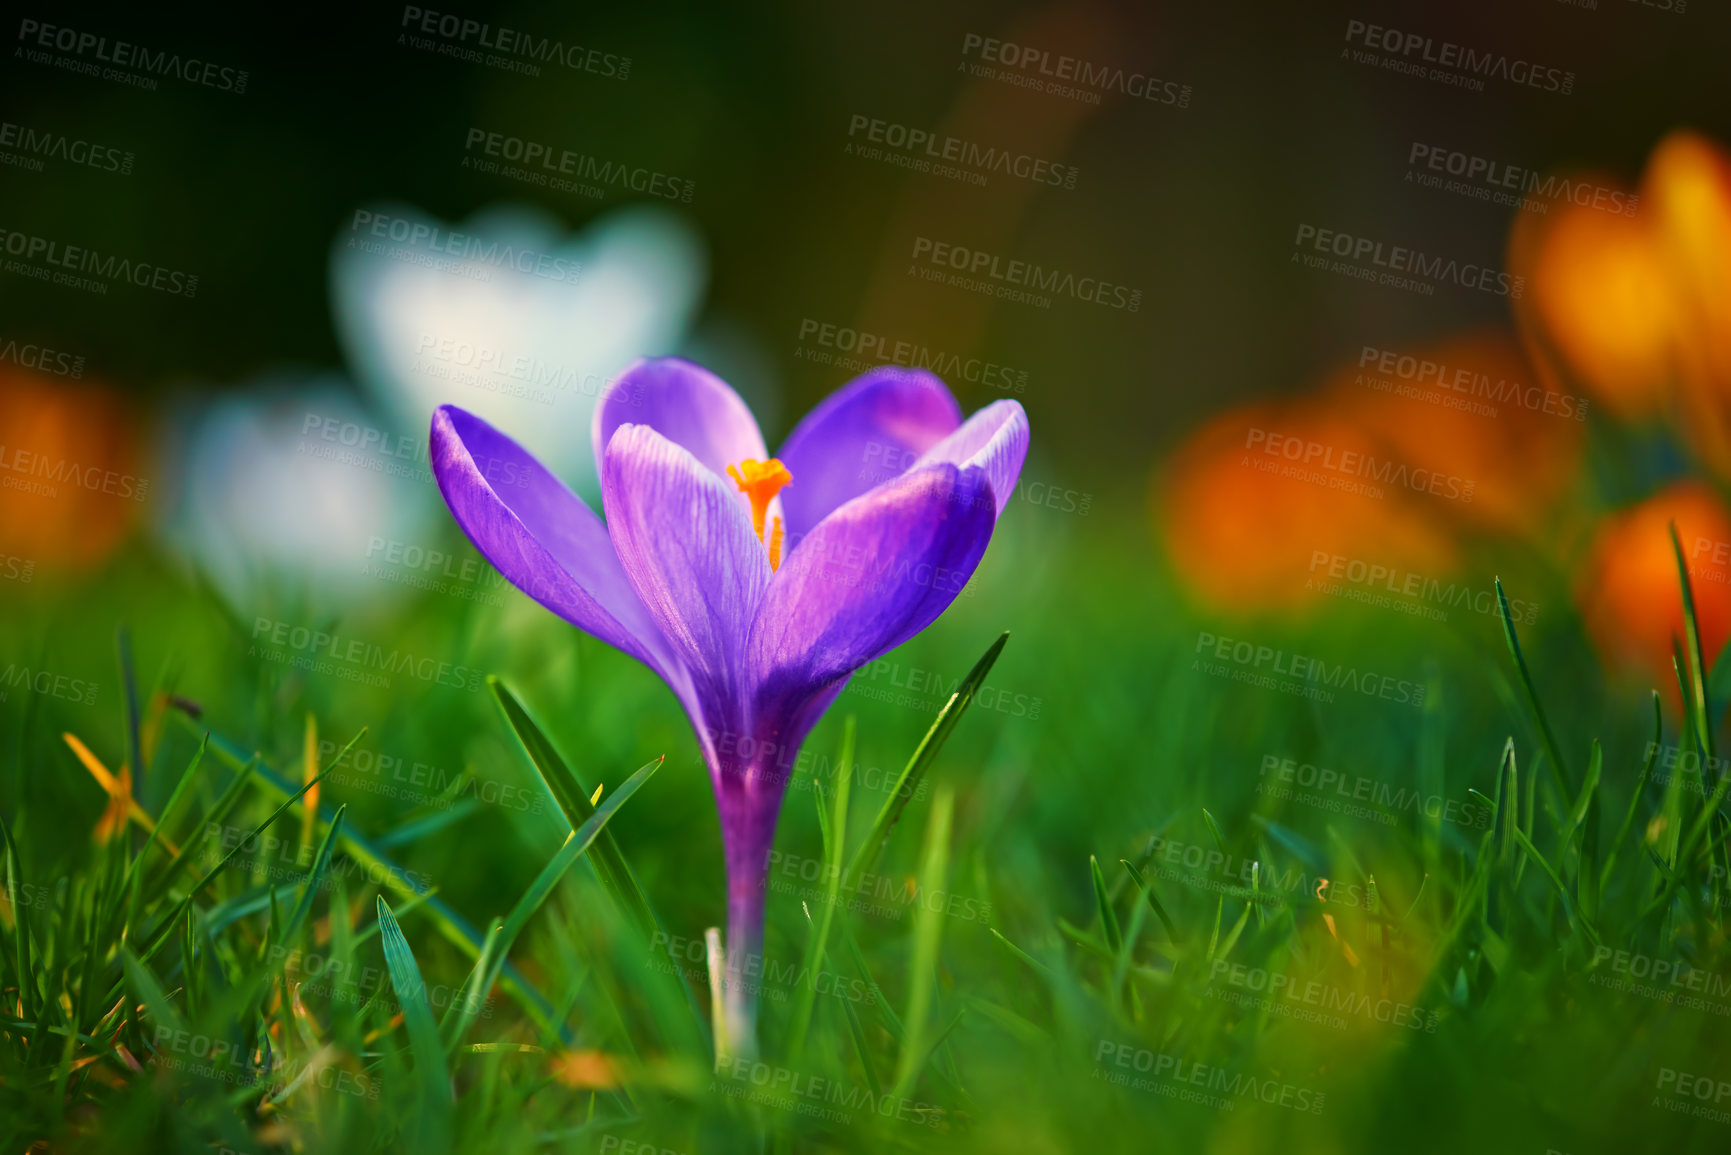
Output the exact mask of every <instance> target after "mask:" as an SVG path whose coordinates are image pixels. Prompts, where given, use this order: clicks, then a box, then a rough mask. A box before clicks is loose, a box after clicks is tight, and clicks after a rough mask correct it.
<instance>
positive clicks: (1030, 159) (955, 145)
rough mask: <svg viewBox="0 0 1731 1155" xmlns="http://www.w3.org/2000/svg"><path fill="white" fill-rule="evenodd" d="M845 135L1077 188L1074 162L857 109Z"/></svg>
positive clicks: (987, 170) (927, 156) (1002, 173)
mask: <svg viewBox="0 0 1731 1155" xmlns="http://www.w3.org/2000/svg"><path fill="white" fill-rule="evenodd" d="M847 135H848V138H849V139H850V140H854V141H860V140H863V141H865V142H868V143H870V144H880V145H883V146H885V147H886V148H891V149H895V150H897V151H900V152H905V153H907V154H909V155H910V156H917V157H921V158H924V159H927V160H934V161H949V162H951V163H952V164H959V165H962V166H965V167H967V168H971V169H975V170H978V171H980V172H985V173H997V174H998V175H1000V176H1013V177H1019V178H1021V179H1022V180H1027V181H1032V182H1034V183H1035V184H1049V185H1056V186H1057V187H1059V188H1067V189H1069V188H1075V187H1076V166H1075V165H1069V164H1057V163H1055V162H1053V161H1049V160H1047V159H1045V158H1044V157H1037V156H1029V155H1028V154H1027V153H1018V152H1013V151H1011V150H1010V149H1007V148H997V147H995V146H992V145H985V144H979V143H978V142H976V141H971V140H963V139H961V138H960V137H956V136H940V135H939V134H937V133H935V132H932V131H930V130H929V129H923V128H910V127H909V126H907V125H905V124H896V123H895V122H893V121H888V120H879V119H877V118H876V117H871V116H866V115H865V114H864V113H857V112H856V113H854V115H853V116H852V117H851V118H850V119H849V121H848V126H847Z"/></svg>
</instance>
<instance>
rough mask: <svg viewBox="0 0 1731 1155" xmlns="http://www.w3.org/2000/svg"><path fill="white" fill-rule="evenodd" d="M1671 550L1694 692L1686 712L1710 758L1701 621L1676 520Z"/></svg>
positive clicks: (1709, 715)
mask: <svg viewBox="0 0 1731 1155" xmlns="http://www.w3.org/2000/svg"><path fill="white" fill-rule="evenodd" d="M1670 529H1671V550H1672V552H1673V553H1674V554H1675V555H1676V558H1677V582H1678V585H1679V586H1680V587H1681V588H1682V591H1683V639H1684V642H1685V643H1686V648H1685V654H1686V655H1687V657H1688V659H1689V684H1690V688H1691V690H1692V691H1693V692H1692V693H1691V694H1690V698H1691V699H1693V701H1692V705H1693V707H1694V709H1693V710H1691V711H1690V712H1689V723H1690V726H1691V728H1692V729H1693V730H1694V731H1695V739H1696V741H1698V742H1700V743H1701V750H1702V752H1703V753H1705V754H1706V755H1707V757H1709V758H1711V757H1713V720H1712V707H1711V706H1710V705H1709V704H1708V701H1707V664H1706V659H1705V658H1704V657H1703V655H1702V653H1701V623H1700V620H1699V619H1698V618H1697V616H1696V614H1695V588H1694V585H1693V584H1692V583H1691V581H1690V580H1689V565H1688V563H1687V562H1685V561H1684V560H1683V541H1682V539H1681V538H1680V537H1678V536H1677V523H1676V522H1674V521H1673V522H1672V523H1671V525H1670Z"/></svg>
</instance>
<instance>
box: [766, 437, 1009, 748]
mask: <svg viewBox="0 0 1731 1155" xmlns="http://www.w3.org/2000/svg"><path fill="white" fill-rule="evenodd" d="M995 509H996V504H995V501H994V498H993V495H992V489H991V484H990V482H989V481H988V480H987V478H986V473H985V471H984V470H983V469H979V468H976V467H972V466H970V467H968V468H965V469H964V468H958V467H956V466H955V465H952V464H949V463H947V462H943V463H939V464H936V465H931V466H925V467H922V468H920V469H916V470H914V471H913V472H911V473H907V474H904V475H902V476H901V477H898V478H896V479H895V480H893V481H888V482H885V483H884V484H883V485H880V486H878V487H877V488H876V489H873V490H871V491H870V492H868V493H865V494H863V495H861V496H859V497H856V498H854V499H853V500H852V501H850V502H848V503H847V504H846V505H844V506H842V507H841V508H840V509H838V510H836V511H835V512H834V513H832V514H830V515H829V516H828V517H826V518H824V519H823V521H821V522H819V523H818V525H817V528H815V529H814V530H812V531H811V533H810V534H809V535H808V536H807V537H806V538H805V540H804V541H802V542H801V543H800V544H799V546H798V547H797V548H795V550H794V551H793V555H792V556H791V557H789V558H788V559H787V561H786V562H785V563H783V565H782V567H781V569H780V571H779V572H777V573H776V575H775V578H774V580H773V581H772V582H770V585H769V590H768V592H767V593H766V594H765V595H764V598H763V604H762V606H761V608H760V609H759V610H758V613H757V620H756V621H755V623H754V624H753V626H752V630H751V645H750V663H751V665H750V669H751V674H752V677H753V679H754V680H755V682H756V686H757V689H756V693H755V696H754V707H753V709H754V713H755V714H756V715H757V716H788V715H790V714H792V713H793V712H794V711H795V710H797V709H798V707H799V704H800V703H801V702H803V701H804V699H805V698H806V697H808V696H810V695H812V694H814V693H815V692H817V691H820V690H823V689H826V688H828V687H829V686H830V684H831V683H834V682H835V681H836V680H837V679H840V678H843V677H846V676H847V675H848V674H849V673H851V672H852V671H854V670H856V669H858V668H859V667H860V666H862V665H864V664H865V663H867V662H869V661H871V660H872V659H873V658H876V657H878V656H879V655H880V654H883V653H885V652H887V651H889V650H892V649H894V648H895V647H896V646H899V645H901V644H902V643H903V642H905V641H907V640H908V639H909V638H911V637H913V636H914V635H915V634H917V633H919V632H920V631H921V630H923V629H925V628H926V627H927V626H928V625H930V624H931V623H932V622H933V621H934V620H935V619H936V618H937V616H938V615H939V614H941V613H943V612H944V610H945V609H946V608H947V607H948V606H949V604H950V603H951V602H952V601H954V600H955V598H956V595H957V594H959V593H961V591H962V587H963V586H965V585H966V584H967V582H968V578H969V577H970V576H972V575H973V572H974V568H975V567H976V566H978V565H979V562H980V558H981V556H982V555H983V554H984V553H985V551H986V543H987V542H988V541H990V540H991V536H992V527H993V526H994V525H995V524H996V522H997V515H996V513H995Z"/></svg>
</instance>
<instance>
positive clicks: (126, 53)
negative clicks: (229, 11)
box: [18, 18, 247, 96]
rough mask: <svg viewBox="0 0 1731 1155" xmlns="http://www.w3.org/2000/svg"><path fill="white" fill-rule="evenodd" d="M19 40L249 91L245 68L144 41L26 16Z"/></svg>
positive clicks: (147, 71)
mask: <svg viewBox="0 0 1731 1155" xmlns="http://www.w3.org/2000/svg"><path fill="white" fill-rule="evenodd" d="M18 39H19V41H20V42H21V43H22V44H24V45H26V46H27V47H30V48H40V49H47V50H49V51H53V52H64V53H67V54H68V55H71V56H77V57H80V58H88V59H90V60H95V61H98V62H100V63H102V64H112V65H114V66H115V67H117V68H133V69H137V70H138V71H139V72H142V73H144V74H146V75H148V76H172V77H174V78H175V79H176V80H183V81H185V82H186V83H188V84H197V85H200V86H202V87H204V88H215V89H218V90H220V91H223V92H232V93H234V94H235V95H236V96H239V95H240V94H242V93H244V92H245V91H246V81H247V71H246V70H245V69H244V68H226V67H224V66H222V65H220V64H216V63H214V62H212V61H209V60H200V59H199V58H198V57H196V56H182V55H181V54H180V53H178V52H167V51H160V52H159V51H153V50H151V49H149V48H146V47H144V46H143V45H142V44H133V43H130V42H129V41H125V40H110V39H109V38H108V37H106V36H98V35H97V34H96V33H94V32H83V31H80V30H79V29H77V28H67V27H65V26H64V25H59V24H44V23H42V21H40V20H31V19H28V18H26V19H23V20H20V21H19V22H18Z"/></svg>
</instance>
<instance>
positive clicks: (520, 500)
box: [431, 405, 683, 693]
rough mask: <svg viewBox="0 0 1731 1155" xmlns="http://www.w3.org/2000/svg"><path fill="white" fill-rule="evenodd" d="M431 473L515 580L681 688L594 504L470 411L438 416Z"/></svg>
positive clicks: (478, 542) (445, 410)
mask: <svg viewBox="0 0 1731 1155" xmlns="http://www.w3.org/2000/svg"><path fill="white" fill-rule="evenodd" d="M431 451H432V462H431V464H432V471H433V476H434V477H435V478H436V479H437V480H438V483H439V492H440V493H442V494H444V497H445V504H446V505H448V506H449V507H450V509H451V515H452V516H453V517H454V518H456V520H457V524H458V525H460V526H462V527H463V532H464V533H466V534H468V536H469V540H470V541H471V542H473V543H474V544H475V548H476V549H478V550H480V551H481V555H482V556H483V557H485V558H486V559H487V560H488V561H490V562H492V563H493V566H494V568H496V569H497V570H498V571H499V572H500V573H501V574H503V575H505V577H506V579H507V580H509V581H510V582H511V584H512V585H514V586H516V587H517V588H518V589H520V590H522V591H523V592H524V593H526V594H528V595H529V596H530V597H532V598H534V599H535V600H536V601H538V602H540V603H541V604H542V605H544V606H546V607H547V608H548V609H550V610H552V611H553V612H554V613H556V614H558V615H559V616H560V617H562V618H564V619H565V620H566V621H568V622H570V623H571V624H572V625H574V626H576V627H577V628H578V629H580V630H583V631H584V632H585V633H589V634H593V635H594V636H595V637H597V638H600V639H601V640H602V641H604V642H606V643H607V644H609V645H611V646H616V647H618V648H619V649H621V650H623V651H625V652H626V653H627V654H630V655H631V656H632V657H634V658H636V659H637V660H638V661H640V662H642V663H643V664H644V665H646V666H648V667H649V668H650V669H652V670H654V671H655V672H656V673H657V674H660V675H661V677H662V680H663V681H666V682H668V683H669V684H670V685H672V686H673V688H674V691H675V693H678V692H680V689H681V685H680V683H681V682H682V681H683V675H682V672H681V671H680V669H679V667H678V665H677V664H676V663H675V662H674V661H673V660H672V657H671V654H670V652H669V650H668V647H667V644H666V642H665V640H664V639H663V638H662V636H661V631H660V630H659V629H658V628H657V626H656V624H655V621H654V619H653V618H651V617H650V616H649V612H648V610H646V609H645V608H644V605H643V602H642V601H641V600H639V598H638V596H637V594H636V592H635V591H634V590H633V589H632V588H631V583H630V582H629V581H627V580H626V577H625V570H624V569H623V568H622V567H621V566H620V564H619V558H618V557H617V555H615V553H614V552H613V543H612V542H611V541H610V540H609V539H608V536H607V529H606V527H605V526H603V525H602V524H601V519H600V518H598V517H596V516H595V513H594V511H593V510H591V509H590V508H589V507H588V506H587V505H584V504H583V502H582V500H581V499H580V498H579V497H577V495H576V494H574V493H572V492H571V491H570V490H569V489H567V488H566V487H565V484H564V483H563V482H561V481H560V480H559V479H558V478H557V477H554V476H553V475H552V474H551V473H549V472H548V471H547V469H546V468H545V467H544V466H543V465H542V464H541V463H540V462H539V461H536V460H535V458H533V457H532V456H530V455H529V453H528V451H526V450H525V449H524V448H523V447H522V446H520V445H518V444H517V443H516V442H515V441H513V440H511V439H510V438H509V437H507V436H505V435H504V434H503V433H500V432H499V431H498V430H497V429H494V428H493V427H492V426H491V425H488V424H487V423H486V422H485V421H483V420H481V419H480V418H479V417H476V416H475V415H474V414H472V413H467V412H465V411H463V410H462V409H459V408H457V407H456V406H455V405H441V406H440V407H439V408H438V409H437V410H435V411H434V413H433V427H432V440H431Z"/></svg>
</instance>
